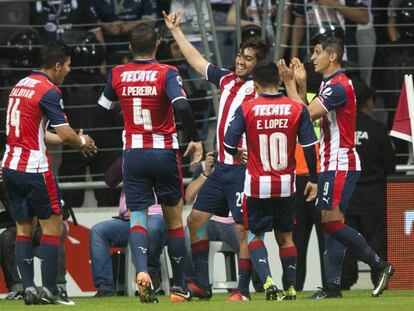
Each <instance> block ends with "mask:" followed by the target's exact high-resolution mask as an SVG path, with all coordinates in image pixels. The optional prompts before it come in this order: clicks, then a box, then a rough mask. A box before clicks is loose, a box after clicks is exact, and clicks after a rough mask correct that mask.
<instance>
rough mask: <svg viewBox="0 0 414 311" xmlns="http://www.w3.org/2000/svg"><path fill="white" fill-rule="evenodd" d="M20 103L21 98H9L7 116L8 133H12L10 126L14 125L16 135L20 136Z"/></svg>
mask: <svg viewBox="0 0 414 311" xmlns="http://www.w3.org/2000/svg"><path fill="white" fill-rule="evenodd" d="M19 105H20V98H16V99H14V100H13V98H10V99H9V105H8V107H7V117H6V135H7V136H8V135H9V133H10V127H11V126H13V127H14V136H16V137H20V111H19V110H18V108H19Z"/></svg>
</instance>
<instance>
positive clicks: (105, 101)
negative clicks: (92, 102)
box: [98, 94, 115, 110]
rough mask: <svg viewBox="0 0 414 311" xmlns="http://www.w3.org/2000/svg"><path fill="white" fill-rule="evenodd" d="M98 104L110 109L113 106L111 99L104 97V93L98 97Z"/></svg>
mask: <svg viewBox="0 0 414 311" xmlns="http://www.w3.org/2000/svg"><path fill="white" fill-rule="evenodd" d="M98 104H99V105H101V106H102V107H104V108H105V109H107V110H111V109H112V108H114V106H115V103H114V102H113V101H110V100H109V99H108V98H106V97H105V95H104V94H102V95H101V97H100V98H99V100H98Z"/></svg>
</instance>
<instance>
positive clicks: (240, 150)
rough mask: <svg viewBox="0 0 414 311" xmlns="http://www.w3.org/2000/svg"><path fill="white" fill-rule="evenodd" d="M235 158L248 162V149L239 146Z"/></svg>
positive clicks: (244, 162)
mask: <svg viewBox="0 0 414 311" xmlns="http://www.w3.org/2000/svg"><path fill="white" fill-rule="evenodd" d="M233 158H234V159H235V160H236V161H239V162H241V163H243V164H246V163H247V160H248V155H247V150H246V149H243V148H237V152H236V154H235V155H233Z"/></svg>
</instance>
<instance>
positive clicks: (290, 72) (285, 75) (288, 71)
mask: <svg viewBox="0 0 414 311" xmlns="http://www.w3.org/2000/svg"><path fill="white" fill-rule="evenodd" d="M277 69H278V70H279V75H280V78H281V79H282V81H283V82H284V83H285V84H286V83H289V82H292V81H294V67H293V64H292V63H291V64H290V66H289V67H288V66H287V65H286V63H285V60H284V59H283V58H282V59H280V60H279V61H278V62H277Z"/></svg>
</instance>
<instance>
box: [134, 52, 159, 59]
mask: <svg viewBox="0 0 414 311" xmlns="http://www.w3.org/2000/svg"><path fill="white" fill-rule="evenodd" d="M134 58H135V59H139V60H148V59H155V53H152V54H145V55H138V54H135V56H134Z"/></svg>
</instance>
